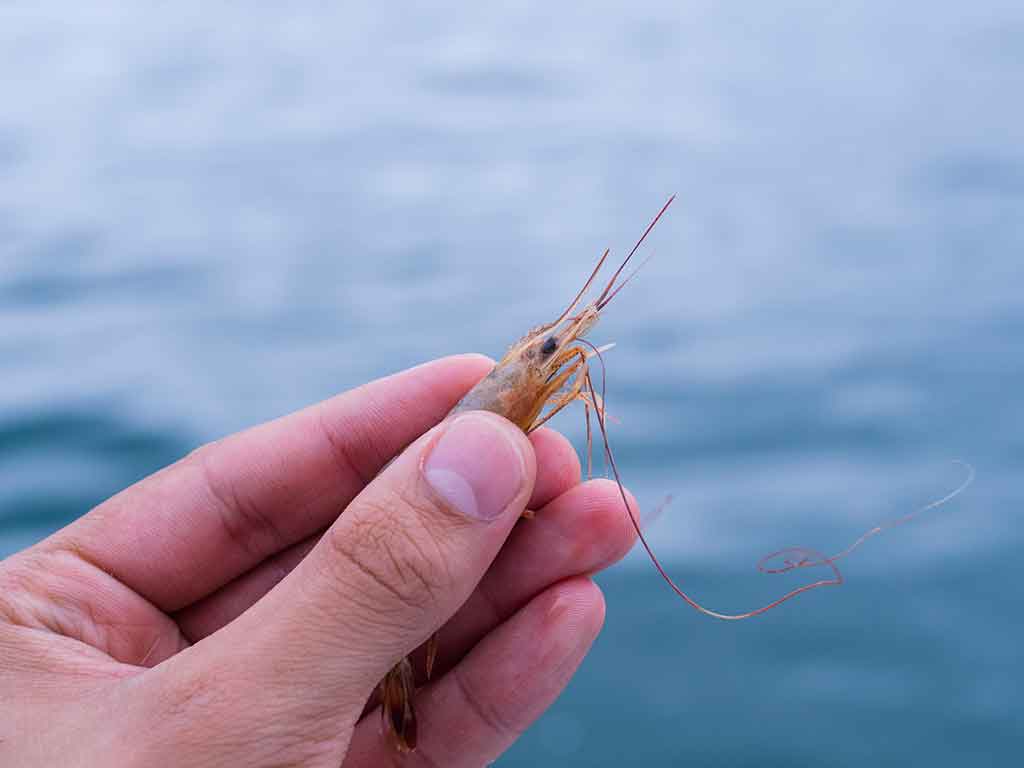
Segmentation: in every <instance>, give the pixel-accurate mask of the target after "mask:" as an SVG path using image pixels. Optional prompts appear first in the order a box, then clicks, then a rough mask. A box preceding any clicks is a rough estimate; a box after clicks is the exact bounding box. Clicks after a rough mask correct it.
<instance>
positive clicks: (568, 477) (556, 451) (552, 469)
mask: <svg viewBox="0 0 1024 768" xmlns="http://www.w3.org/2000/svg"><path fill="white" fill-rule="evenodd" d="M530 443H531V444H532V445H533V450H534V454H535V455H536V458H537V482H536V485H535V486H534V489H533V495H532V496H531V498H530V503H529V505H528V506H529V508H530V509H540V508H541V507H543V506H544V505H545V504H547V503H548V502H549V501H551V500H552V499H554V498H557V497H558V496H561V495H562V494H563V493H565V492H566V491H568V490H569V489H570V488H572V487H574V486H576V485H579V483H580V477H581V469H580V459H579V456H577V455H576V449H575V448H573V446H572V443H570V442H569V440H568V439H567V438H566V437H565V436H564V435H562V433H561V432H558V431H556V430H554V429H549V428H547V427H541V428H540V429H537V430H535V431H533V432H531V433H530Z"/></svg>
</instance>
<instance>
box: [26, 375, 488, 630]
mask: <svg viewBox="0 0 1024 768" xmlns="http://www.w3.org/2000/svg"><path fill="white" fill-rule="evenodd" d="M492 365H493V362H492V361H491V360H489V359H488V358H486V357H483V356H482V355H457V356H454V357H447V358H443V359H440V360H435V361H433V362H429V363H425V364H423V365H420V366H417V367H415V368H411V369H409V370H406V371H402V372H401V373H397V374H394V375H392V376H388V377H385V378H383V379H378V380H376V381H374V382H371V383H370V384H366V385H364V386H361V387H358V388H356V389H353V390H350V391H349V392H345V393H343V394H341V395H338V396H336V397H334V398H331V399H330V400H325V401H324V402H322V403H318V404H317V405H313V406H310V407H309V408H306V409H304V410H301V411H298V412H296V413H293V414H291V415H289V416H285V417H283V418H280V419H277V420H275V421H271V422H267V423H266V424H262V425H260V426H258V427H254V428H252V429H249V430H246V431H244V432H240V433H238V434H235V435H232V436H230V437H227V438H225V439H223V440H219V441H217V442H214V443H211V444H210V445H206V446H203V447H202V448H200V449H198V450H196V451H193V452H192V453H191V454H189V455H188V456H186V457H185V458H184V459H182V460H181V461H179V462H177V463H176V464H174V465H172V466H170V467H168V468H166V469H164V470H161V471H160V472H157V473H156V474H154V475H152V476H150V477H148V478H146V479H145V480H142V481H141V482H139V483H136V484H135V485H133V486H131V487H130V488H128V489H127V490H125V491H122V492H121V493H119V494H118V495H116V496H114V497H113V498H111V499H109V500H108V501H106V502H104V503H103V504H101V505H100V506H98V507H96V508H95V509H94V510H92V511H91V512H89V513H88V514H86V515H85V516H84V517H82V518H80V519H79V520H77V521H75V522H74V523H72V524H71V525H69V526H68V527H67V528H64V529H63V530H61V531H59V532H58V533H56V534H55V535H54V536H52V537H51V538H50V539H48V540H47V541H45V542H43V544H42V545H41V546H42V547H44V548H49V547H55V548H60V549H65V550H70V551H72V552H74V553H76V554H78V555H79V556H80V557H82V558H83V559H85V560H87V561H88V562H91V563H93V564H94V565H96V566H98V567H100V568H102V569H103V570H104V571H106V572H108V573H110V574H111V575H113V576H114V577H115V578H117V579H118V580H119V581H121V582H122V583H124V584H125V585H127V586H128V587H130V588H131V589H133V590H134V591H135V592H137V593H139V594H141V595H142V596H143V597H145V598H147V599H148V600H149V601H150V602H152V603H154V604H155V605H157V606H158V607H160V608H161V609H163V610H164V611H168V612H169V611H175V610H178V609H180V608H182V607H183V606H186V605H189V604H191V603H193V602H195V601H196V600H198V599H200V598H202V597H204V596H205V595H207V594H209V593H210V592H213V591H214V590H215V589H217V588H218V587H221V586H223V585H224V584H226V583H227V582H229V581H230V580H232V579H233V578H235V577H236V576H238V575H240V574H242V573H244V572H246V571H247V570H249V569H250V568H252V567H253V566H255V565H256V564H258V563H259V562H261V561H262V560H264V559H265V558H266V557H268V556H270V555H272V554H274V553H276V552H278V551H280V550H282V549H284V548H285V547H287V546H289V545H291V544H294V543H295V542H297V541H300V540H302V539H304V538H305V537H307V536H309V535H310V534H312V533H314V532H315V531H318V530H320V529H322V528H324V527H325V526H327V525H329V524H330V522H331V521H333V520H334V518H336V517H337V516H338V514H340V513H341V511H342V510H343V509H344V508H345V506H346V505H347V504H348V503H349V502H350V501H351V500H352V499H353V498H354V497H355V495H356V494H357V493H358V492H359V491H360V490H362V488H363V486H364V485H366V484H367V483H368V482H369V481H370V480H371V479H372V478H373V477H374V476H375V475H376V474H377V472H378V471H380V469H381V468H382V467H383V466H384V465H385V464H386V463H387V462H388V460H390V459H391V457H393V456H394V455H395V454H397V453H398V452H399V451H401V449H402V448H404V447H405V446H406V445H408V444H409V443H411V442H412V441H413V440H415V439H416V438H417V437H419V436H420V435H421V434H423V433H424V432H425V431H426V430H427V429H429V428H430V427H432V426H433V425H434V424H436V423H437V422H439V421H440V420H441V419H442V418H444V416H445V415H446V414H447V413H448V411H450V410H451V408H452V407H453V406H454V405H455V403H456V402H457V401H458V400H459V398H460V397H462V395H464V394H465V393H466V392H467V391H468V390H469V389H470V388H471V387H472V386H473V385H474V384H475V383H476V382H477V381H479V380H480V378H482V377H483V376H484V375H486V373H487V372H488V371H489V370H490V368H491V366H492Z"/></svg>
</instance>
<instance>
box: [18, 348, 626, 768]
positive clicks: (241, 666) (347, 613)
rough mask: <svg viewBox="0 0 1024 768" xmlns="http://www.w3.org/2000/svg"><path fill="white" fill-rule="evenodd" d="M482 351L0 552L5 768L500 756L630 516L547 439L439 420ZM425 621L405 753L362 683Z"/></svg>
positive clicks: (542, 694)
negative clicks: (430, 654) (412, 739)
mask: <svg viewBox="0 0 1024 768" xmlns="http://www.w3.org/2000/svg"><path fill="white" fill-rule="evenodd" d="M492 364H493V363H492V362H491V361H490V360H488V359H486V358H483V357H480V356H477V355H465V356H457V357H451V358H445V359H443V360H437V361H434V362H432V363H428V364H426V365H423V366H419V367H417V368H414V369H410V370H408V371H404V372H402V373H399V374H396V375H394V376H390V377H387V378H385V379H381V380H378V381H375V382H372V383H371V384H368V385H366V386H364V387H360V388H358V389H355V390H352V391H350V392H346V393H344V394H342V395H338V396H337V397H335V398H332V399H330V400H327V401H325V402H323V403H320V404H318V405H315V406H312V407H310V408H307V409H305V410H303V411H299V412H297V413H295V414H292V415H290V416H286V417H284V418H281V419H278V420H276V421H273V422H269V423H267V424H263V425H261V426H259V427H255V428H253V429H250V430H247V431H245V432H242V433H239V434H237V435H232V436H231V437H228V438H225V439H223V440H219V441H217V442H215V443H212V444H210V445H207V446H204V447H202V448H200V449H199V450H197V451H195V452H193V453H192V454H190V455H189V456H187V457H185V458H184V459H183V460H181V461H180V462H178V463H176V464H174V465H172V466H170V467H168V468H166V469H164V470H162V471H160V472H158V473H156V474H154V475H152V476H151V477H149V478H147V479H145V480H143V481H141V482H140V483H138V484H136V485H134V486H132V487H130V488H128V489H127V490H125V491H123V492H122V493H120V494H118V495H117V496H114V497H113V498H111V499H110V500H108V501H107V502H105V503H103V504H101V505H100V506H99V507H97V508H96V509H94V510H92V511H91V512H89V513H88V514H86V515H85V516H83V517H82V518H80V519H79V520H77V521H76V522H74V523H73V524H71V525H70V526H68V527H67V528H65V529H63V530H61V531H59V532H57V533H55V534H54V535H53V536H51V537H49V538H48V539H46V540H44V541H42V542H41V543H39V544H37V545H36V546H34V547H32V548H30V549H28V550H25V551H23V552H20V553H18V554H16V555H13V556H11V557H10V558H8V559H6V560H4V561H2V562H0V764H3V765H18V766H23V767H24V768H33V767H34V766H54V765H62V766H83V767H87V766H112V765H116V766H127V767H133V766H156V765H159V766H174V765H183V766H185V765H187V766H196V767H198V768H203V767H205V766H238V765H245V766H310V767H316V768H319V767H320V766H330V767H331V768H335V767H336V766H338V765H344V766H352V767H353V768H354V767H355V766H377V765H392V764H402V765H410V766H416V765H427V766H429V765H444V766H478V765H483V764H485V763H487V762H490V761H493V760H494V759H495V758H496V757H498V756H499V755H500V754H501V753H502V752H503V751H505V750H506V749H507V748H508V747H509V746H510V745H511V744H512V743H513V741H514V740H515V739H516V737H517V736H518V735H519V734H520V733H521V732H522V731H523V730H524V729H526V728H527V727H528V726H529V725H530V724H531V723H532V722H533V721H534V720H535V719H536V718H537V717H538V716H539V715H540V714H541V713H542V712H543V711H544V710H545V709H546V708H547V707H548V706H549V705H550V704H551V703H552V702H553V701H554V699H555V698H556V697H557V696H558V694H559V692H560V691H561V689H562V688H563V687H564V686H565V684H566V683H567V682H568V680H569V678H570V677H571V676H572V674H573V673H574V672H575V670H576V668H577V667H578V665H579V664H580V662H581V661H582V659H583V657H584V655H585V654H586V652H587V650H588V649H589V647H590V645H591V643H592V641H593V639H594V638H595V637H596V635H597V633H598V631H599V630H600V627H601V624H602V621H603V618H604V602H603V599H602V597H601V593H600V591H599V589H598V588H597V586H596V585H595V584H594V583H593V582H592V581H591V580H590V578H589V577H590V575H592V574H593V573H594V572H596V571H598V570H601V569H602V568H605V567H607V566H609V565H611V564H612V563H614V562H616V561H617V560H619V559H620V558H621V557H622V556H623V555H624V554H625V553H626V552H627V551H628V550H629V548H630V547H631V546H632V544H633V540H634V538H633V537H634V531H633V528H632V525H631V524H630V522H629V519H628V517H627V515H626V513H625V510H624V509H623V504H622V498H621V496H620V495H619V490H618V488H617V487H616V486H615V484H613V483H610V482H607V481H592V482H583V483H581V482H580V465H579V461H578V459H577V457H576V454H575V451H574V450H573V448H572V447H571V445H569V443H568V442H567V441H566V440H565V438H563V437H562V436H560V435H559V434H558V433H557V432H554V431H552V430H548V429H540V430H537V431H535V432H533V433H531V434H530V435H529V437H527V436H526V435H524V434H523V433H522V432H521V431H520V430H518V429H517V428H516V427H515V426H514V425H512V424H511V423H510V422H508V421H505V420H504V419H503V418H501V417H500V416H496V415H494V414H483V413H479V412H473V413H468V414H464V415H460V416H458V417H457V418H456V419H454V420H451V419H450V420H447V421H445V422H443V423H442V424H440V425H439V426H435V425H437V424H438V422H439V421H441V420H442V418H443V417H444V416H445V414H446V413H448V411H449V410H450V409H451V408H452V406H453V405H454V404H455V403H456V402H457V401H458V400H459V398H460V397H462V395H464V394H465V393H466V392H467V391H468V390H469V389H470V388H471V387H472V386H473V385H474V384H475V383H476V382H477V381H478V380H479V379H480V378H481V377H483V376H484V375H485V374H486V373H487V371H488V370H489V369H490V367H491V365H492ZM460 446H461V447H460ZM460 451H461V452H460ZM396 456H397V458H395V460H394V461H393V462H392V463H391V464H388V462H389V460H390V459H392V457H396ZM460 462H461V463H460ZM385 465H387V466H385ZM469 465H472V466H469ZM453 467H454V469H453ZM463 470H465V471H463ZM460 472H462V474H460ZM467 473H468V474H467ZM474 473H475V474H474ZM467 477H468V478H471V479H472V478H475V480H473V481H472V482H466V481H464V480H465V478H467ZM480 478H485V479H486V483H484V484H482V485H481V482H480ZM55 481H59V478H55ZM467 488H469V489H470V490H468V491H467V490H466V489H467ZM527 509H529V510H532V511H534V512H535V513H536V514H535V517H534V518H533V519H530V520H523V521H522V522H520V523H518V524H517V521H518V520H519V519H520V517H521V515H522V513H523V511H524V510H527ZM339 513H341V514H340V515H339ZM438 628H440V639H441V642H440V645H439V648H440V651H439V655H438V658H437V661H436V664H435V667H434V670H433V675H432V679H431V681H430V682H429V683H427V684H426V685H425V686H424V687H422V688H421V689H420V690H419V691H418V692H417V694H416V698H415V706H416V711H417V716H418V720H419V738H418V745H417V748H416V751H415V752H412V753H410V754H406V755H401V754H399V753H398V752H397V751H396V750H395V749H394V746H393V744H391V743H390V742H389V740H388V737H387V734H386V731H384V729H382V728H381V723H380V717H379V713H378V712H377V711H376V709H375V704H374V702H373V701H372V699H371V697H372V694H373V692H374V688H375V687H376V685H377V683H378V682H379V681H380V680H381V678H382V676H383V675H384V674H385V673H386V672H387V671H388V670H389V669H391V667H392V666H393V665H394V664H395V663H396V662H397V661H398V660H399V659H401V658H402V657H404V656H405V655H407V654H409V653H411V652H413V651H414V649H416V648H417V647H419V646H420V645H421V644H422V643H423V642H424V641H425V640H426V639H427V638H428V637H429V636H430V635H432V634H433V633H434V632H435V631H436V630H438ZM413 658H414V659H415V660H417V663H420V662H421V661H422V654H418V655H417V654H413ZM419 676H420V678H422V670H420V675H419ZM368 702H369V703H368Z"/></svg>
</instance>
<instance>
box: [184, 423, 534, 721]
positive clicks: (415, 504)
mask: <svg viewBox="0 0 1024 768" xmlns="http://www.w3.org/2000/svg"><path fill="white" fill-rule="evenodd" d="M535 470H536V468H535V460H534V455H533V449H532V447H531V445H530V442H529V440H528V439H527V438H526V436H525V435H524V434H523V433H522V432H521V431H520V430H519V429H518V428H517V427H515V426H514V425H513V424H512V423H511V422H509V421H507V420H505V419H503V418H501V417H500V416H496V415H494V414H491V413H485V412H481V411H477V412H470V413H466V414H461V415H459V416H457V417H455V418H453V419H450V420H448V421H446V422H444V423H442V424H441V425H439V426H438V427H436V428H435V429H433V430H432V431H431V432H428V433H427V434H426V435H424V436H423V437H421V438H420V439H419V440H417V441H416V442H415V443H413V444H412V445H411V446H410V447H409V448H408V449H406V450H405V451H404V452H403V453H402V454H401V455H400V456H399V457H398V458H397V459H396V460H395V461H394V462H392V464H390V465H389V466H388V467H387V468H386V469H385V470H384V471H383V472H382V473H381V474H380V475H378V476H377V477H376V478H375V479H374V480H373V481H372V482H371V483H370V484H369V485H368V486H367V487H366V488H365V489H364V490H363V492H362V493H361V494H360V495H359V496H357V497H356V498H355V499H354V500H353V501H352V503H351V504H350V505H349V506H348V508H347V509H345V511H344V513H343V514H342V515H341V516H340V517H339V518H338V520H337V521H336V522H335V523H334V525H333V526H332V527H331V528H330V529H329V530H328V531H327V532H326V533H325V534H324V536H323V537H322V539H321V540H320V542H319V543H318V544H317V546H316V547H315V548H314V549H313V550H312V551H311V552H310V554H309V555H308V556H307V557H306V558H305V559H304V560H303V561H302V563H300V565H299V566H298V567H296V568H295V569H294V570H293V571H292V572H291V573H290V574H289V575H288V576H287V577H286V578H285V579H284V580H283V581H282V582H281V583H280V584H279V585H278V586H277V587H275V588H274V589H273V590H271V592H270V593H268V594H267V595H266V596H265V597H264V598H263V599H262V600H260V601H259V602H258V603H257V604H256V605H254V606H253V607H252V608H251V609H250V610H249V611H247V612H246V613H245V614H243V615H242V616H241V617H239V618H238V619H237V620H236V621H235V622H233V623H232V624H230V625H228V626H227V627H225V628H224V629H223V630H221V631H220V632H217V633H216V634H214V635H212V636H210V637H209V638H207V639H206V640H205V641H204V642H203V643H200V644H199V645H198V646H196V647H195V648H194V649H192V650H194V651H197V652H198V651H200V650H201V649H202V650H203V656H204V657H205V658H204V660H203V661H202V663H201V664H200V666H201V667H207V666H208V664H212V665H213V666H214V667H215V668H216V670H217V672H216V675H217V677H219V678H220V679H225V677H226V678H235V677H236V675H235V674H233V673H232V671H231V670H238V674H239V675H240V676H241V677H242V678H243V679H244V680H245V683H244V686H243V687H244V688H246V689H249V690H252V691H260V692H261V698H264V699H265V700H271V701H279V702H281V703H284V702H288V704H287V706H286V707H285V709H286V710H287V711H289V712H297V711H299V710H302V711H304V712H305V713H306V715H305V716H306V717H308V716H309V715H314V716H316V717H317V719H320V718H321V717H322V718H324V719H326V720H330V721H332V722H333V723H334V725H335V727H336V726H337V724H338V719H339V717H341V718H344V715H345V714H347V713H348V711H349V709H351V710H352V712H354V713H355V715H354V716H356V715H358V713H359V711H361V709H362V707H363V705H364V704H365V701H366V698H367V696H368V695H369V693H370V692H371V691H372V690H373V688H374V686H375V685H376V684H377V683H378V682H379V681H380V679H381V678H382V677H383V676H384V675H385V673H386V672H387V671H388V670H389V669H390V668H391V667H392V666H393V665H394V664H395V663H396V662H397V661H398V660H399V659H401V657H402V656H404V655H406V654H408V653H409V652H410V651H412V650H413V649H414V648H416V647H417V646H418V645H419V644H421V643H422V642H423V641H424V640H426V639H427V638H428V637H429V636H430V635H431V634H432V633H433V632H434V631H436V630H437V629H438V628H439V627H440V626H441V625H442V624H443V623H444V622H445V621H447V620H448V618H450V617H451V615H452V614H453V613H454V612H455V611H456V610H457V609H458V608H459V606H461V605H462V603H464V602H465V601H466V599H467V598H468V597H469V595H470V593H471V592H472V591H473V589H474V588H475V587H476V585H477V583H478V582H479V581H480V579H481V577H482V576H483V574H484V572H485V571H486V570H487V568H488V567H489V566H490V564H491V562H492V561H493V559H494V557H495V556H496V555H497V553H498V550H499V549H500V548H501V545H502V544H503V542H504V541H505V539H506V537H507V536H508V534H509V532H510V531H511V529H512V526H513V525H514V524H515V522H516V520H517V519H518V517H519V516H520V514H521V513H522V511H523V510H524V508H525V506H526V503H527V501H528V499H529V498H530V494H531V492H532V490H533V483H534V477H535ZM204 646H206V647H205V648H204ZM250 686H251V687H250ZM311 708H313V709H319V712H316V713H313V712H310V709H311ZM354 716H353V717H354ZM278 725H280V723H278Z"/></svg>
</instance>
